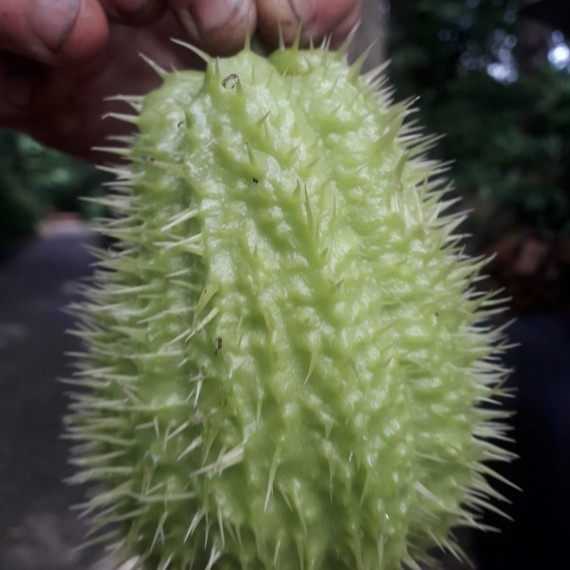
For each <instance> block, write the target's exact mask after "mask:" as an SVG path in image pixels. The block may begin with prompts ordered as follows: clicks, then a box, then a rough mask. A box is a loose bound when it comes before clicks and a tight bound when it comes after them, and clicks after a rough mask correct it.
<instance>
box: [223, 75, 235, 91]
mask: <svg viewBox="0 0 570 570" xmlns="http://www.w3.org/2000/svg"><path fill="white" fill-rule="evenodd" d="M238 81H239V77H238V76H237V75H236V74H235V73H230V74H229V75H228V76H227V77H225V78H224V79H222V87H223V88H224V89H235V86H236V85H237V83H238Z"/></svg>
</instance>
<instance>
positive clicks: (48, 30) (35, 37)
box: [0, 0, 109, 65]
mask: <svg viewBox="0 0 570 570" xmlns="http://www.w3.org/2000/svg"><path fill="white" fill-rule="evenodd" d="M108 32H109V30H108V25H107V18H106V16H105V13H104V12H103V9H102V8H101V5H100V4H99V2H98V1H97V0H19V1H14V2H3V3H2V10H1V11H0V50H5V51H9V52H12V53H16V54H19V55H21V56H24V57H28V58H30V59H33V60H35V61H39V62H41V63H45V64H48V65H55V64H60V63H73V62H79V61H84V60H86V59H87V58H90V57H92V56H94V55H95V54H97V53H98V52H100V51H101V50H102V49H103V47H104V45H105V43H106V41H107V36H108Z"/></svg>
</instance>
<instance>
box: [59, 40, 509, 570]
mask: <svg viewBox="0 0 570 570" xmlns="http://www.w3.org/2000/svg"><path fill="white" fill-rule="evenodd" d="M358 71H359V70H358V67H357V66H356V67H355V66H352V67H350V66H348V65H347V64H346V63H345V61H344V58H343V54H342V53H331V52H328V51H327V50H322V49H312V50H308V51H299V50H297V49H281V50H279V51H277V52H275V53H274V54H273V55H272V56H270V57H269V58H268V59H265V58H262V57H259V56H257V55H255V54H254V53H252V52H251V51H249V50H244V51H243V52H242V53H240V54H239V55H237V56H235V57H232V58H229V59H220V60H218V59H216V60H211V61H208V65H207V70H206V71H205V73H202V72H193V71H185V72H180V73H174V74H173V75H170V76H168V77H165V79H164V84H163V86H162V87H161V88H160V89H159V90H157V91H156V92H154V93H152V94H150V95H148V96H147V97H146V98H145V99H144V101H142V105H141V108H140V115H137V116H135V117H132V118H130V119H129V118H128V117H123V118H126V119H127V120H132V122H134V123H135V124H136V125H137V126H138V128H139V130H140V135H139V136H138V137H137V139H136V142H135V144H134V146H133V147H132V149H131V148H127V149H125V150H124V151H121V152H124V154H126V155H128V157H129V158H130V160H131V161H132V165H131V166H130V167H128V168H121V169H119V170H118V171H117V173H118V175H119V182H118V188H117V189H116V193H115V194H114V195H113V196H112V197H111V198H108V199H107V200H105V201H104V202H105V203H107V204H108V205H110V206H111V207H112V208H113V209H114V210H115V211H116V212H118V214H119V216H118V217H117V218H114V219H112V220H110V221H107V223H106V224H105V227H104V230H103V231H104V233H105V234H107V235H109V236H113V237H115V238H117V239H118V240H119V244H120V245H119V247H117V248H115V249H113V250H111V251H106V252H102V253H101V257H102V259H101V261H100V262H99V269H98V271H97V273H96V278H95V283H94V284H93V286H91V287H90V289H89V291H88V297H89V301H88V302H87V303H86V304H84V305H81V306H80V307H79V314H80V316H81V319H82V323H83V324H82V326H81V327H80V330H79V331H78V334H80V335H81V336H82V337H83V338H85V340H86V341H87V343H88V347H89V349H88V351H87V352H86V353H85V354H84V355H83V357H82V360H81V365H80V370H79V372H78V379H77V380H74V381H78V382H79V383H80V385H82V386H84V387H86V388H88V391H87V392H81V393H80V394H79V395H78V396H77V402H76V403H75V404H74V406H73V409H74V414H73V415H72V416H71V418H70V425H69V434H70V436H71V437H72V438H74V439H76V440H78V441H79V442H80V445H79V446H78V448H77V454H76V457H75V463H77V464H78V465H79V466H80V467H81V472H80V473H79V474H78V475H77V476H76V477H75V480H76V481H79V482H85V481H88V482H93V481H95V482H98V483H100V484H101V489H100V490H99V492H98V493H96V494H94V495H93V497H92V498H91V499H90V500H89V502H88V503H87V504H86V505H85V507H86V510H87V511H88V512H95V513H96V516H95V521H96V522H95V525H94V529H95V530H98V529H101V528H105V530H109V528H108V525H109V523H114V524H113V525H112V526H111V527H110V530H109V536H110V537H112V538H113V540H115V541H116V542H114V543H113V547H112V551H117V552H118V556H119V558H120V559H122V558H124V557H128V556H130V555H132V554H136V555H138V557H139V558H138V564H139V567H140V568H145V569H149V570H166V569H169V570H184V569H187V568H191V567H192V568H197V569H204V568H205V569H206V570H210V569H211V568H216V569H217V568H219V569H224V570H226V569H228V570H230V569H231V570H234V569H235V570H238V569H244V570H245V569H248V570H253V569H260V570H261V569H266V570H273V569H275V570H301V569H306V570H325V569H326V570H330V569H337V570H344V569H346V570H353V569H356V568H358V569H363V570H364V569H366V570H395V569H398V568H400V567H401V564H403V563H407V564H409V565H410V566H413V565H414V564H416V562H415V561H416V560H421V559H422V558H425V557H426V556H427V555H426V551H427V549H428V548H429V547H431V546H432V545H440V546H442V545H443V546H447V547H448V548H451V549H453V548H454V546H453V541H452V539H450V537H449V532H450V529H451V528H452V527H453V526H454V525H456V524H463V525H467V526H474V527H477V526H479V523H478V512H479V509H480V507H482V506H483V507H484V506H486V505H487V499H486V497H488V496H489V495H492V496H496V493H495V492H494V491H493V490H492V488H491V487H490V486H489V485H488V483H487V482H486V480H485V475H486V474H492V473H493V472H492V471H491V470H490V469H489V468H488V467H487V466H486V465H485V463H484V462H485V461H486V460H491V459H493V460H495V459H507V458H508V457H507V454H506V453H504V452H503V451H501V449H499V448H497V447H495V445H494V444H493V443H492V441H490V439H491V438H493V437H494V436H498V437H500V436H501V433H502V429H503V428H502V427H501V425H500V423H497V420H498V418H499V417H500V416H501V413H500V412H498V411H496V410H490V409H488V408H483V407H482V406H481V405H482V403H484V402H488V401H489V400H490V399H491V398H492V397H493V396H494V395H495V394H496V393H497V390H498V388H497V384H498V382H499V380H500V379H501V377H502V376H503V371H502V370H501V368H500V366H499V365H498V364H497V363H496V361H495V360H494V357H495V356H496V346H494V344H495V341H496V340H497V334H498V333H497V332H496V331H489V330H487V329H485V328H484V327H482V325H481V324H480V323H481V321H482V319H483V318H484V317H485V316H486V315H487V314H488V313H489V312H491V311H493V310H494V305H493V303H494V301H492V300H490V298H489V297H487V296H479V295H477V294H476V293H474V292H473V290H472V288H471V286H472V284H473V282H474V280H475V278H476V277H477V274H478V271H479V268H480V266H481V264H482V262H481V260H473V259H470V258H468V257H465V256H464V255H463V254H462V250H461V248H460V246H459V245H458V240H459V238H458V237H457V236H454V235H453V232H454V230H455V228H456V227H457V225H458V223H459V220H460V218H458V217H457V215H455V214H452V215H449V216H447V217H446V216H442V212H443V211H444V210H445V209H446V208H447V207H448V206H449V202H445V201H442V197H443V196H444V194H445V193H446V191H447V186H446V183H445V181H444V180H443V179H442V178H441V176H440V173H441V170H442V167H441V165H439V164H437V163H434V162H431V161H429V160H427V159H426V158H425V156H424V152H425V150H426V148H427V146H429V144H430V142H431V141H430V140H429V139H423V138H421V136H420V135H418V134H417V132H416V131H415V130H414V128H412V127H409V126H405V125H404V119H405V117H406V115H407V113H408V112H409V109H408V106H407V105H405V104H400V105H395V104H392V103H390V101H389V95H388V94H387V92H386V91H385V90H384V91H383V90H381V89H380V88H379V87H378V83H379V82H380V83H381V82H382V80H378V79H377V76H376V75H374V76H369V77H368V78H366V77H364V78H362V77H360V76H359V73H358ZM132 102H133V105H134V106H135V107H138V102H137V101H132ZM107 537H108V535H107V534H106V533H105V534H104V536H103V538H105V539H106V538H107ZM415 567H417V565H416V566H415Z"/></svg>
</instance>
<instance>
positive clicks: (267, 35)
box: [257, 0, 361, 45]
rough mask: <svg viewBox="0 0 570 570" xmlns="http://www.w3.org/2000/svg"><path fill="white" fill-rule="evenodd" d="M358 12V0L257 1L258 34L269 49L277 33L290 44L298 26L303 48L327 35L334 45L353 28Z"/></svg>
mask: <svg viewBox="0 0 570 570" xmlns="http://www.w3.org/2000/svg"><path fill="white" fill-rule="evenodd" d="M360 9H361V2H360V0H257V13H258V27H259V33H260V35H261V36H262V37H263V39H264V40H265V41H266V42H267V43H268V44H270V45H275V44H277V42H278V39H279V34H280V33H281V34H282V35H283V39H284V40H285V42H286V43H291V42H292V41H293V40H294V38H295V35H296V34H297V31H298V29H299V26H301V42H302V43H303V44H307V43H308V42H309V41H310V40H313V41H315V42H318V41H320V40H322V39H323V38H324V37H325V36H328V35H330V36H331V37H332V38H333V40H334V41H335V42H336V41H338V40H339V39H341V38H342V37H344V36H346V35H347V34H348V33H349V32H350V30H351V29H352V27H354V26H355V25H356V23H357V22H358V19H359V17H360Z"/></svg>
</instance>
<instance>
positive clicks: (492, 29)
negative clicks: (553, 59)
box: [390, 0, 570, 240]
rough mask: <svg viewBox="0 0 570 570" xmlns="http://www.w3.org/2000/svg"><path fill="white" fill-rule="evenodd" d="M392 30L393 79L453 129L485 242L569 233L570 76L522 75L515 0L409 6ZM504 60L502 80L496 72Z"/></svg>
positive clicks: (460, 183)
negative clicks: (508, 235) (529, 232)
mask: <svg viewBox="0 0 570 570" xmlns="http://www.w3.org/2000/svg"><path fill="white" fill-rule="evenodd" d="M407 4H408V6H407V8H408V10H409V12H407V13H406V14H405V16H406V17H405V20H404V19H401V20H400V21H398V20H397V19H396V21H394V22H393V26H392V30H391V36H390V37H391V46H392V50H393V54H392V58H393V65H392V71H391V74H392V78H393V80H394V82H395V83H396V85H397V87H398V90H399V93H400V95H402V96H406V95H409V94H412V93H419V94H420V95H421V100H420V112H419V115H420V117H421V122H422V123H424V124H426V125H427V126H428V128H429V130H431V131H434V132H440V133H445V134H446V137H445V138H444V139H443V141H442V143H441V144H440V146H439V148H438V152H439V156H440V158H443V159H445V160H447V159H449V160H454V159H456V160H457V162H456V164H455V165H454V166H453V178H454V179H455V182H456V186H457V188H458V191H459V192H461V193H462V194H463V195H464V196H465V197H466V198H467V202H468V203H469V205H472V206H473V207H474V208H475V216H474V217H473V218H472V220H471V223H472V227H471V228H470V229H471V230H472V231H475V232H476V233H477V235H478V236H480V237H481V238H482V239H483V240H490V239H496V238H497V237H499V236H500V235H501V234H503V233H504V232H506V231H508V230H510V229H512V228H514V227H516V226H521V225H524V226H532V227H535V228H537V229H539V230H541V231H542V232H544V233H565V234H570V222H569V220H570V197H569V190H568V188H569V185H570V179H569V172H568V169H567V168H566V164H567V163H568V161H569V160H570V144H569V143H568V139H567V136H566V135H565V133H568V132H570V75H569V74H568V73H567V72H564V71H556V70H554V69H553V68H551V67H549V66H548V65H547V63H546V62H545V64H544V67H543V68H542V69H538V70H536V72H535V73H533V74H529V75H523V74H521V75H520V76H519V77H518V78H517V62H516V59H515V55H516V54H515V53H514V52H513V48H514V46H515V43H516V39H515V36H514V32H515V27H514V26H515V16H516V12H515V8H516V6H515V4H516V3H513V2H512V1H510V0H481V1H479V2H477V1H473V0H472V1H468V2H465V1H464V0H447V1H445V2H438V3H434V2H408V3H407ZM496 64H500V65H501V66H502V67H501V69H502V70H503V71H504V72H505V74H504V76H503V81H499V80H497V79H496V78H494V77H493V76H492V75H491V74H490V73H489V66H493V65H496Z"/></svg>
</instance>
